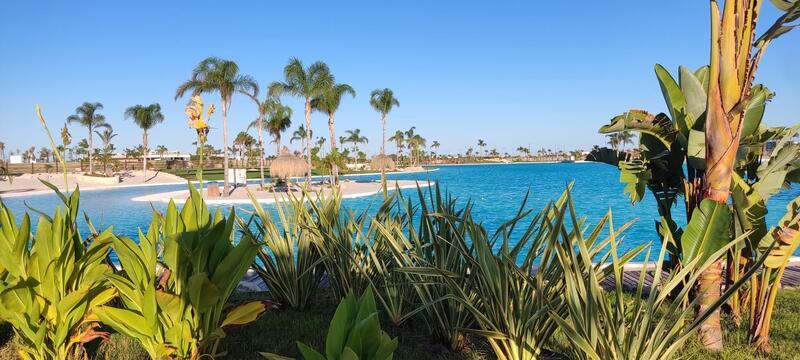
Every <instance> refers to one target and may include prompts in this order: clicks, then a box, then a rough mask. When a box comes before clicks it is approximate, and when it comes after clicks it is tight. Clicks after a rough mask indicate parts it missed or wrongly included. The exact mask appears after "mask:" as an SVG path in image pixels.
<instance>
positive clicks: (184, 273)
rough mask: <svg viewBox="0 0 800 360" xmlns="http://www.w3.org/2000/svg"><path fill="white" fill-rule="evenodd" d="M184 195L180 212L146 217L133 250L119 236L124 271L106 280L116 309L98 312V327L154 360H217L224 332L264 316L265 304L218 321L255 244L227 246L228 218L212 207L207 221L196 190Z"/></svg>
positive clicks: (230, 218)
mask: <svg viewBox="0 0 800 360" xmlns="http://www.w3.org/2000/svg"><path fill="white" fill-rule="evenodd" d="M189 191H190V197H189V199H188V200H187V202H186V204H184V206H183V208H182V209H181V210H180V211H178V209H177V207H176V206H175V203H174V202H170V203H169V205H168V206H167V210H166V213H165V214H164V215H163V216H162V215H161V214H158V213H154V214H153V220H152V221H151V223H150V227H149V229H148V231H147V233H146V234H144V233H142V232H141V231H140V232H139V245H138V246H137V245H136V244H135V243H134V242H133V241H132V240H130V239H126V238H119V239H117V240H116V241H115V242H114V249H115V251H116V252H117V254H118V255H119V259H120V263H121V265H122V269H123V273H122V274H115V275H109V276H108V278H109V281H110V282H111V283H112V284H113V285H114V288H116V289H117V290H118V291H119V293H120V297H121V300H122V301H121V303H122V307H121V308H116V307H110V306H105V307H101V308H98V309H97V315H98V316H99V318H100V319H101V320H102V321H103V323H105V324H108V325H109V326H111V327H112V328H114V329H115V330H117V331H118V332H120V333H122V334H125V335H127V336H131V337H133V338H135V339H137V340H138V341H139V342H141V343H142V345H143V346H144V348H145V349H146V350H147V351H148V354H150V356H152V357H153V358H154V359H161V358H174V357H177V358H181V359H193V360H196V359H199V358H201V357H203V356H208V355H210V356H212V357H214V356H218V354H217V346H218V344H219V340H220V339H222V338H223V337H225V330H226V328H228V327H231V326H238V325H242V324H247V323H250V322H252V321H255V320H256V319H257V318H258V317H259V316H260V315H261V314H263V313H264V311H266V310H267V305H268V304H267V303H264V302H261V301H255V302H248V303H245V304H242V305H239V306H237V307H235V308H233V309H230V310H228V311H227V315H226V316H225V317H223V316H222V315H223V312H225V311H226V310H227V306H226V302H227V301H228V298H229V297H230V295H231V293H232V292H233V291H234V289H236V286H237V285H238V284H239V281H240V280H241V279H242V276H244V274H245V272H247V269H248V268H249V266H250V264H251V263H252V262H253V259H254V258H255V256H256V253H257V252H258V248H259V244H257V243H256V242H255V241H254V239H252V238H251V237H249V236H248V235H247V234H245V235H244V236H243V237H242V238H241V239H240V241H239V243H238V244H235V245H234V244H233V243H232V242H233V230H234V225H235V219H236V214H235V212H234V211H231V214H230V215H229V216H228V217H227V218H225V217H223V215H222V212H221V210H219V209H218V210H217V212H216V213H215V214H213V216H212V214H211V213H210V212H209V209H208V207H207V206H206V204H205V202H204V201H203V198H202V197H201V196H200V193H199V192H198V191H197V189H195V188H194V187H193V186H189ZM158 254H161V256H160V257H159V256H158Z"/></svg>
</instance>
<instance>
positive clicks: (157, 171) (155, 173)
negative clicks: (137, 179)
mask: <svg viewBox="0 0 800 360" xmlns="http://www.w3.org/2000/svg"><path fill="white" fill-rule="evenodd" d="M159 173H161V170H156V171H155V172H154V173H153V176H151V177H150V178H148V179H144V182H148V181H150V180H153V179H155V178H157V177H158V174H159Z"/></svg>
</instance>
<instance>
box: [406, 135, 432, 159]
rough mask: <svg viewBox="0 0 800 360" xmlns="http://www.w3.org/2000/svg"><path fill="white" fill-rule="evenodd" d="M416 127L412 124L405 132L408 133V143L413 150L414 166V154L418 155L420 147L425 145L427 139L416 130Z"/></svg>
mask: <svg viewBox="0 0 800 360" xmlns="http://www.w3.org/2000/svg"><path fill="white" fill-rule="evenodd" d="M415 130H416V127H415V126H412V127H411V128H410V129H408V131H406V132H405V135H406V143H407V144H408V148H409V150H410V151H411V165H412V166H413V165H414V164H416V162H415V161H414V155H415V154H416V155H418V153H419V148H420V147H421V146H425V143H426V141H427V140H425V138H424V137H422V136H420V135H419V134H417V133H416V132H415Z"/></svg>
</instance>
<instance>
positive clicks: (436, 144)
mask: <svg viewBox="0 0 800 360" xmlns="http://www.w3.org/2000/svg"><path fill="white" fill-rule="evenodd" d="M440 145H441V144H439V141H436V140H433V142H432V143H431V149H433V150H438V149H439V146H440ZM437 157H438V155H436V154H435V153H434V159H435V158H437Z"/></svg>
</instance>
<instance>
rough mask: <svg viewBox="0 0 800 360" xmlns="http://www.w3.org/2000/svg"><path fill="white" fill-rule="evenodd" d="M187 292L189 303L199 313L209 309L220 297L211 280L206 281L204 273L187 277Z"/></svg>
mask: <svg viewBox="0 0 800 360" xmlns="http://www.w3.org/2000/svg"><path fill="white" fill-rule="evenodd" d="M187 291H188V292H189V301H190V302H191V303H192V305H193V306H194V307H195V308H196V309H197V311H199V312H204V311H207V310H209V309H211V307H212V306H214V304H216V303H217V301H219V298H220V296H221V294H220V292H219V289H218V288H217V287H216V286H214V284H213V283H212V282H211V280H208V275H206V273H204V272H201V273H197V274H194V275H192V276H191V277H189V283H188V289H187Z"/></svg>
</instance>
